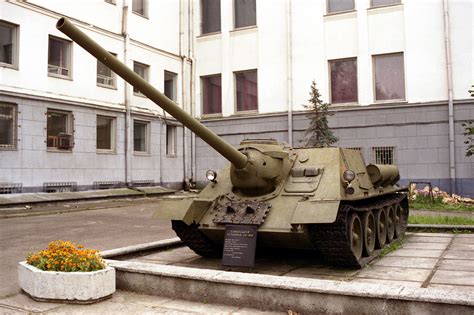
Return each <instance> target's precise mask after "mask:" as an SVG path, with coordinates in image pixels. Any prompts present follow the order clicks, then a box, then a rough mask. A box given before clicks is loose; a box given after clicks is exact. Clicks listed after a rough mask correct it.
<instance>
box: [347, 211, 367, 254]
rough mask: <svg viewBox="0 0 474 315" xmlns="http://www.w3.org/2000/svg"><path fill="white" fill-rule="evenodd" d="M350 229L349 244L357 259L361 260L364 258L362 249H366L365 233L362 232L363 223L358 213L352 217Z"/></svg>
mask: <svg viewBox="0 0 474 315" xmlns="http://www.w3.org/2000/svg"><path fill="white" fill-rule="evenodd" d="M348 227H349V229H348V231H347V234H348V240H349V244H350V246H351V250H352V253H353V254H354V257H355V259H357V260H359V259H360V258H361V257H362V248H363V247H364V233H363V232H362V223H361V221H360V218H359V216H358V215H357V213H353V214H352V215H351V217H350V220H349V225H348Z"/></svg>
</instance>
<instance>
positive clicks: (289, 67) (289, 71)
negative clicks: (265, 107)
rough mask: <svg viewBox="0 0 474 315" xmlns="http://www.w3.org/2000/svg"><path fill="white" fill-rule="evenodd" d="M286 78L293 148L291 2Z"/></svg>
mask: <svg viewBox="0 0 474 315" xmlns="http://www.w3.org/2000/svg"><path fill="white" fill-rule="evenodd" d="M286 53H287V58H286V76H287V81H286V84H287V91H288V92H287V106H288V144H289V145H290V146H293V53H292V30H291V0H288V1H287V2H286Z"/></svg>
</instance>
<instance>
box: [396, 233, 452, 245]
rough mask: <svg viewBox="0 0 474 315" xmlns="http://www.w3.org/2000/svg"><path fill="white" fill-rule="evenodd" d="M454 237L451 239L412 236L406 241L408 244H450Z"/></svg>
mask: <svg viewBox="0 0 474 315" xmlns="http://www.w3.org/2000/svg"><path fill="white" fill-rule="evenodd" d="M452 238H453V236H451V237H436V236H435V237H429V236H416V235H413V236H410V237H407V238H406V239H405V242H406V243H442V244H448V243H449V242H450V241H451V239H452Z"/></svg>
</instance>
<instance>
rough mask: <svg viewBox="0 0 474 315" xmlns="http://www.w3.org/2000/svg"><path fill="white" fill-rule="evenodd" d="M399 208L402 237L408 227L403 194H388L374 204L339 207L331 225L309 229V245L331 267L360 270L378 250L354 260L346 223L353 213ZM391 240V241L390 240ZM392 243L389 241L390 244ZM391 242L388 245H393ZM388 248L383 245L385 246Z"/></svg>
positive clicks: (374, 201) (355, 203)
mask: <svg viewBox="0 0 474 315" xmlns="http://www.w3.org/2000/svg"><path fill="white" fill-rule="evenodd" d="M395 204H400V205H401V207H402V217H401V218H400V220H401V229H400V235H399V237H398V238H401V237H403V235H404V233H405V231H406V227H407V223H408V203H407V195H406V194H391V195H388V196H383V197H379V198H377V199H374V200H370V199H365V200H362V201H356V202H344V203H341V205H340V207H339V211H338V214H337V218H336V221H335V222H334V223H331V224H314V225H311V226H310V228H309V236H310V239H311V241H312V243H313V244H314V245H315V246H316V247H317V249H318V250H319V252H320V253H321V254H322V255H323V256H324V258H325V260H326V261H327V262H329V263H330V264H331V265H337V266H342V267H350V268H362V267H364V266H365V265H366V264H367V263H369V262H370V261H371V260H373V259H375V258H376V257H378V255H379V254H380V252H381V250H380V249H379V250H374V251H373V252H372V254H371V255H370V256H368V257H362V258H360V259H358V258H357V257H355V255H354V254H353V253H352V249H351V246H350V242H349V239H348V232H347V230H348V227H347V225H348V220H349V218H350V215H351V214H352V213H354V212H356V213H358V214H363V213H365V212H368V211H371V210H376V209H381V208H382V207H386V206H392V205H395ZM394 240H395V238H394ZM394 240H393V241H394ZM393 241H392V242H393ZM387 245H389V244H386V245H385V246H387Z"/></svg>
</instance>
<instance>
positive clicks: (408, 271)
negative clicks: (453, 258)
mask: <svg viewBox="0 0 474 315" xmlns="http://www.w3.org/2000/svg"><path fill="white" fill-rule="evenodd" d="M430 273H431V270H428V269H418V268H397V267H380V266H370V267H368V268H365V269H363V270H361V271H360V272H359V273H358V274H357V276H356V277H357V278H371V279H387V280H399V281H419V282H423V281H425V279H426V278H427V277H428V276H429V274H430Z"/></svg>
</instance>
